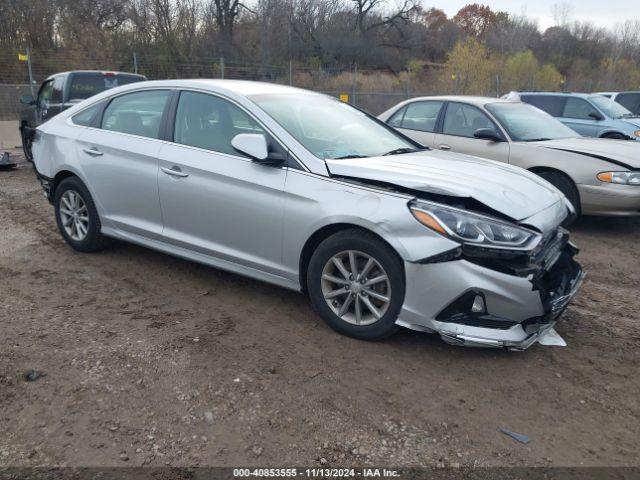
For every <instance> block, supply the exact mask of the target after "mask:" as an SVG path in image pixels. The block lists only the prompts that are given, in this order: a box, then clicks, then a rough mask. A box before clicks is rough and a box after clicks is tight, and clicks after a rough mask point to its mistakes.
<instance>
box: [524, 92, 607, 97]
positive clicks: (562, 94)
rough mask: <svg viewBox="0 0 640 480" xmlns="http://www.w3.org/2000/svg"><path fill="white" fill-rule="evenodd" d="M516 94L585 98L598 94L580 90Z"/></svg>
mask: <svg viewBox="0 0 640 480" xmlns="http://www.w3.org/2000/svg"><path fill="white" fill-rule="evenodd" d="M515 93H517V94H518V95H552V96H557V97H580V98H587V97H591V96H593V95H599V94H597V93H582V92H515Z"/></svg>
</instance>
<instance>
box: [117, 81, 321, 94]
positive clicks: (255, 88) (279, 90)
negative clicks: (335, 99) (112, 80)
mask: <svg viewBox="0 0 640 480" xmlns="http://www.w3.org/2000/svg"><path fill="white" fill-rule="evenodd" d="M158 87H170V88H197V89H202V90H211V91H214V92H231V93H234V94H237V95H241V96H250V95H264V94H269V95H271V94H297V95H299V94H307V95H317V96H324V95H323V94H322V93H317V92H312V91H310V90H304V89H301V88H296V87H290V86H288V85H279V84H276V83H267V82H254V81H249V80H222V79H208V78H193V79H180V80H177V79H176V80H150V81H147V82H144V84H140V83H131V84H129V85H124V86H122V87H118V91H122V92H124V91H125V90H130V89H140V88H158Z"/></svg>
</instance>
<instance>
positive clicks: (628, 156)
mask: <svg viewBox="0 0 640 480" xmlns="http://www.w3.org/2000/svg"><path fill="white" fill-rule="evenodd" d="M530 145H533V146H539V147H544V148H555V149H557V150H565V151H570V152H574V153H579V154H583V155H587V156H588V155H592V156H597V157H601V158H602V159H610V160H613V161H614V162H622V163H623V164H625V165H627V166H628V167H631V168H640V142H639V141H636V140H611V139H607V138H588V137H578V138H562V139H560V140H549V141H546V142H531V143H530Z"/></svg>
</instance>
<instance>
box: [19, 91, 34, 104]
mask: <svg viewBox="0 0 640 480" xmlns="http://www.w3.org/2000/svg"><path fill="white" fill-rule="evenodd" d="M20 103H21V104H23V105H29V106H31V105H35V104H36V101H35V100H34V98H33V97H32V96H31V95H29V94H28V93H25V94H24V95H21V96H20Z"/></svg>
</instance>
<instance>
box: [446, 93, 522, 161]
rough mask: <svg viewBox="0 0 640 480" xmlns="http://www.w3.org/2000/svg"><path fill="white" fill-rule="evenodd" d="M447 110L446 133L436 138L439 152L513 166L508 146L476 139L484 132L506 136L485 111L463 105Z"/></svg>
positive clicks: (504, 143)
mask: <svg viewBox="0 0 640 480" xmlns="http://www.w3.org/2000/svg"><path fill="white" fill-rule="evenodd" d="M445 108H446V110H445V112H444V121H443V122H442V133H439V134H437V135H436V137H435V148H438V149H440V150H445V151H451V152H456V153H465V154H467V155H476V156H478V157H483V158H488V159H490V160H497V161H499V162H507V163H508V162H509V150H510V149H509V143H508V142H506V141H504V142H497V141H490V140H484V139H481V138H475V137H474V133H475V131H476V130H478V129H480V128H491V129H493V130H495V131H496V132H499V133H502V130H501V129H500V128H499V127H498V126H497V125H496V124H495V123H494V122H493V120H491V119H490V118H489V117H488V116H487V115H486V114H485V113H484V112H483V111H482V110H480V109H479V108H478V107H476V106H474V105H469V104H466V103H460V102H449V103H447V105H446V107H445ZM502 135H504V133H502Z"/></svg>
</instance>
